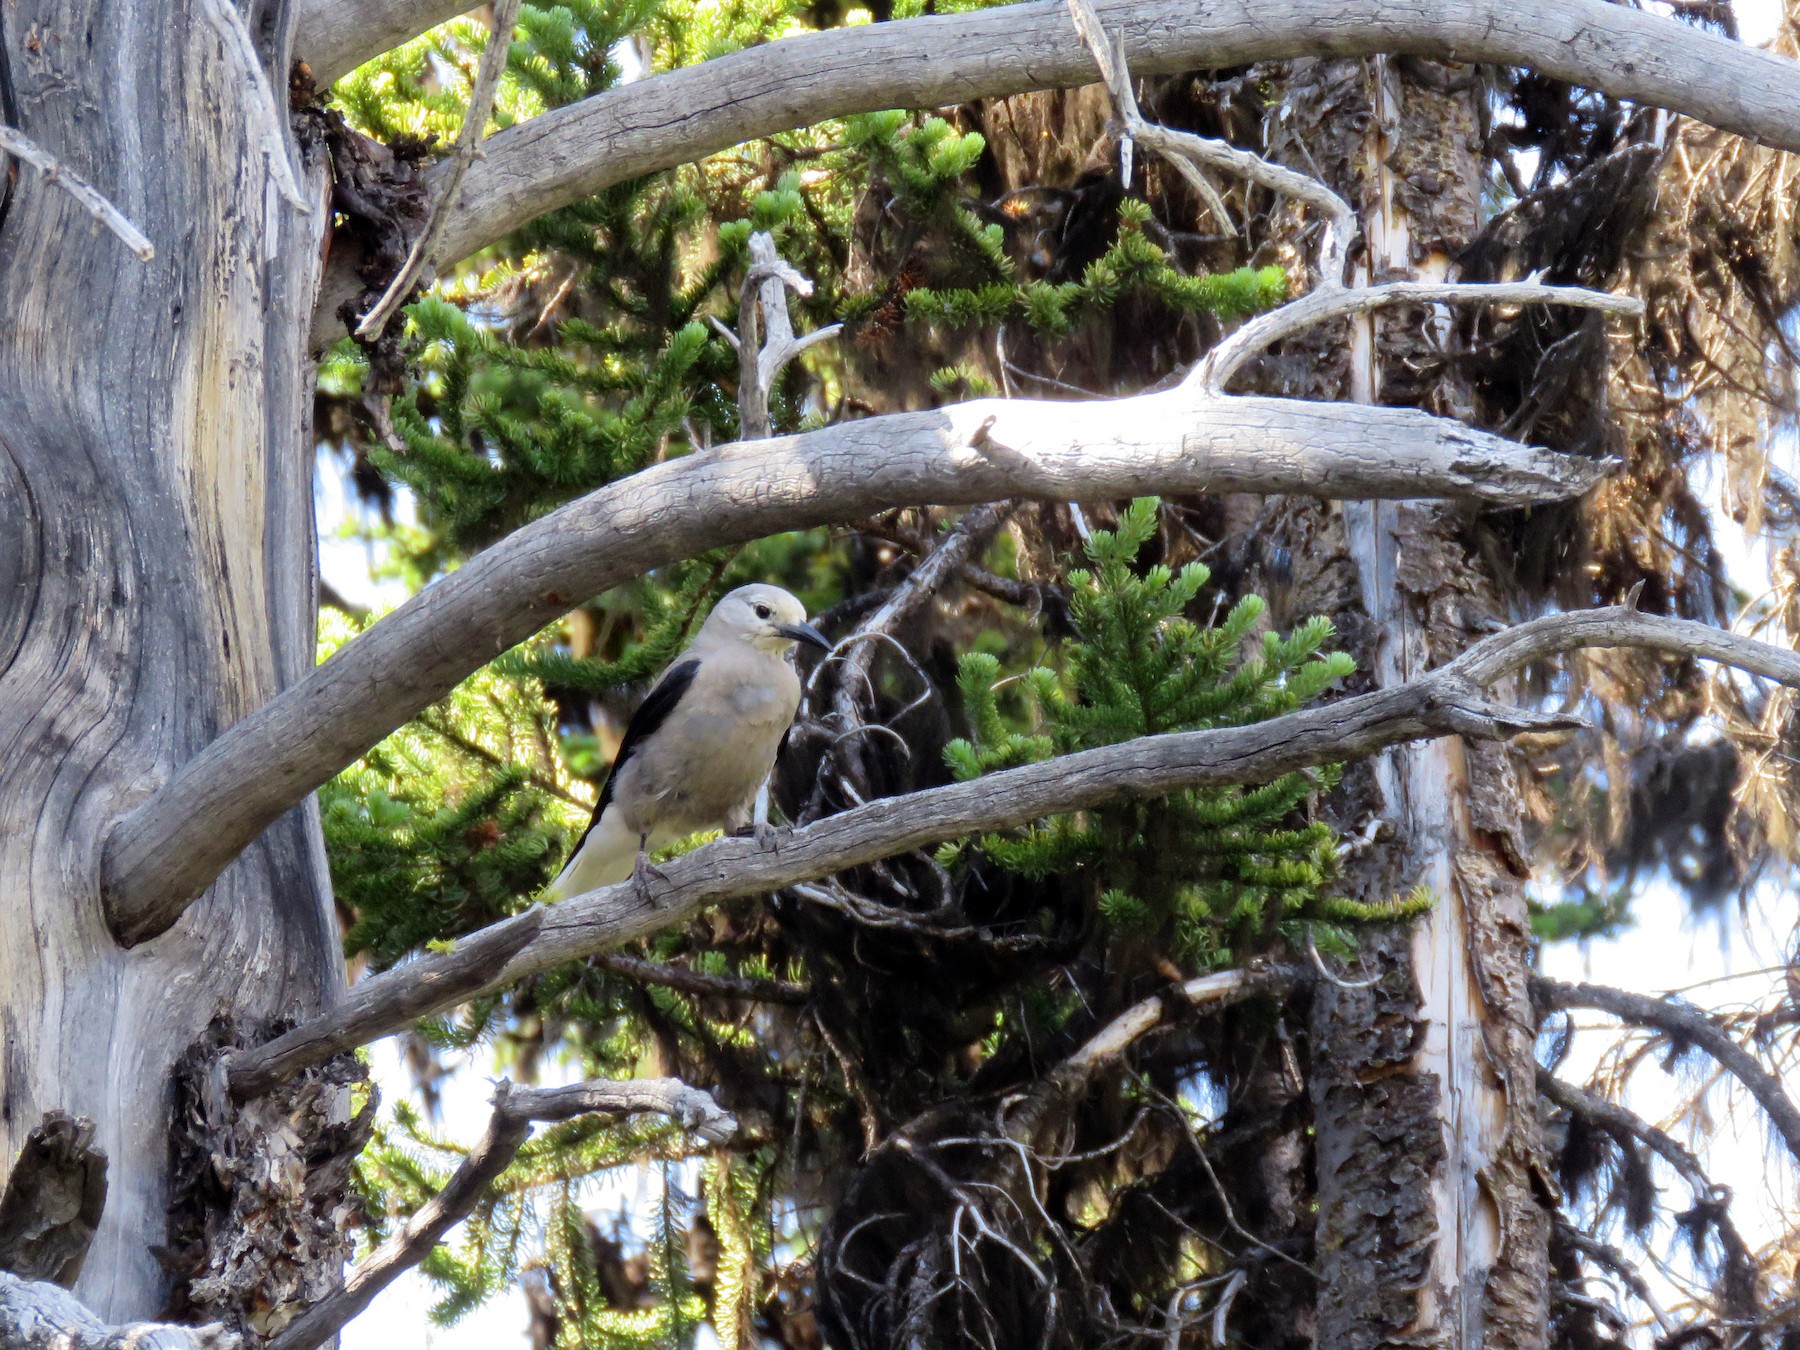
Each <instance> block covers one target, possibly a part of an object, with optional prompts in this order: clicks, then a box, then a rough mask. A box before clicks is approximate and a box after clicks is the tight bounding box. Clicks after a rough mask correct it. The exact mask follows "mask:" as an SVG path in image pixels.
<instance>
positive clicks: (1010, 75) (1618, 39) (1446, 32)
mask: <svg viewBox="0 0 1800 1350" xmlns="http://www.w3.org/2000/svg"><path fill="white" fill-rule="evenodd" d="M307 5H308V8H307V10H306V11H305V13H306V16H307V17H306V19H305V28H306V33H307V34H308V36H307V38H306V39H305V41H304V42H303V45H302V49H301V50H302V52H303V54H304V53H306V52H309V51H310V52H311V53H312V55H310V56H309V57H308V59H309V60H310V61H311V62H312V64H313V67H314V70H315V71H317V72H318V73H320V74H321V75H323V76H325V77H328V78H329V77H335V76H336V75H338V74H341V73H342V72H343V71H344V70H347V69H349V66H350V65H353V64H355V62H357V61H359V60H364V59H367V58H368V57H369V56H372V55H374V54H375V53H376V52H377V51H379V50H381V49H382V47H383V45H384V44H386V45H392V43H393V42H394V41H397V40H400V39H402V38H404V37H407V36H411V35H412V33H415V32H419V31H422V30H423V28H424V27H428V26H429V25H430V24H431V23H433V22H436V21H437V20H439V19H444V18H449V17H450V16H451V15H453V14H455V13H458V12H459V5H460V0H436V3H421V0H373V3H368V4H363V3H357V0H307ZM1097 8H1098V9H1099V12H1100V16H1101V19H1102V21H1103V23H1104V24H1105V25H1106V28H1107V31H1108V32H1112V33H1121V34H1123V37H1124V42H1125V50H1126V54H1127V56H1128V57H1129V58H1130V61H1131V67H1132V70H1133V71H1134V72H1135V73H1136V74H1139V75H1152V74H1173V73H1175V72H1177V71H1182V70H1191V69H1194V68H1195V67H1209V68H1219V67H1225V66H1240V65H1247V64H1249V63H1251V62H1254V61H1265V60H1277V59H1282V58H1289V57H1298V56H1367V55H1372V54H1374V53H1377V52H1396V53H1405V54H1408V55H1412V56H1426V57H1435V58H1437V59H1440V60H1446V61H1463V62H1484V63H1491V64H1495V65H1504V66H1529V67H1531V68H1532V69H1534V70H1538V71H1542V72H1543V73H1545V74H1548V75H1552V76H1554V77H1556V78H1558V79H1563V80H1568V81H1570V82H1571V83H1574V84H1578V85H1583V86H1586V87H1588V88H1594V89H1604V90H1606V91H1607V92H1608V93H1611V94H1615V95H1617V96H1619V97H1621V98H1628V99H1632V100H1634V101H1636V102H1640V103H1646V104H1650V105H1653V106H1657V107H1664V108H1669V109H1671V110H1673V111H1675V112H1681V113H1686V114H1688V115H1689V116H1692V117H1697V118H1699V119H1700V120H1702V121H1705V122H1708V123H1710V124H1711V125H1713V126H1716V127H1720V128H1723V129H1725V130H1727V131H1733V132H1737V133H1738V134H1740V135H1744V136H1749V137H1751V138H1753V139H1756V140H1761V141H1764V142H1766V143H1768V144H1770V145H1774V146H1778V147H1781V148H1783V149H1788V150H1800V70H1797V69H1796V68H1795V66H1794V63H1792V62H1790V61H1786V60H1783V59H1782V58H1780V57H1778V56H1774V55H1771V54H1770V53H1767V52H1762V51H1758V50H1757V49H1756V48H1753V47H1745V46H1742V45H1741V44H1738V43H1734V42H1730V41H1728V40H1726V39H1725V38H1723V37H1720V36H1718V35H1716V34H1712V33H1707V32H1704V31H1702V30H1699V29H1696V28H1693V27H1690V26H1688V25H1685V24H1681V23H1678V22H1677V21H1675V20H1673V19H1669V18H1666V17H1663V16H1661V15H1656V14H1649V13H1645V12H1643V11H1640V10H1636V9H1632V8H1630V7H1628V6H1624V5H1614V4H1609V3H1606V0H1278V2H1277V3H1271V0H1212V3H1206V4H1198V3H1194V2H1193V0H1111V2H1110V3H1105V4H1100V5H1098V6H1097ZM415 25H416V26H415ZM409 29H410V31H407V30H409ZM396 34H398V36H396ZM355 35H363V36H355ZM1094 79H1095V71H1094V65H1093V61H1092V59H1091V58H1090V57H1089V56H1088V54H1087V52H1086V51H1085V50H1084V48H1083V47H1082V44H1081V41H1080V39H1079V38H1078V37H1077V36H1076V33H1075V29H1074V26H1073V25H1072V24H1071V23H1070V22H1069V14H1068V10H1067V8H1066V7H1065V6H1064V4H1063V3H1062V2H1061V0H1040V2H1039V3H1033V4H1021V5H1008V6H1005V7H1004V8H1001V9H990V10H978V11H975V12H973V13H968V14H957V15H944V16H937V17H928V18H919V19H906V20H902V21H899V22H892V23H882V24H872V25H868V26H865V27H860V28H845V29H837V30H834V31H830V32H825V33H818V34H809V35H805V36H799V37H793V38H787V39H783V40H782V41H780V42H771V43H766V44H764V45H762V46H759V47H754V48H751V49H749V50H747V51H743V52H736V53H733V54H731V55H729V56H724V57H720V58H718V59H717V60H714V61H709V62H706V63H705V64H703V65H699V66H691V67H687V68H684V69H682V70H677V71H672V72H669V73H667V74H663V75H658V76H655V77H654V78H651V79H647V80H640V81H636V82H634V83H631V84H627V85H622V86H620V87H618V88H616V89H612V90H608V91H607V92H605V93H602V94H597V95H595V96H593V97H592V98H588V99H584V100H582V101H581V102H580V103H576V104H573V105H571V106H569V107H567V108H560V109H557V110H555V111H553V112H549V113H546V114H544V115H542V116H540V117H534V118H532V119H531V120H529V121H527V122H522V123H520V124H519V125H517V126H514V127H510V128H508V129H507V130H505V131H501V132H499V133H497V134H496V135H494V136H492V137H490V138H489V139H488V141H487V142H486V143H485V146H484V154H485V156H486V157H485V158H484V159H483V160H482V161H481V162H480V163H478V164H476V165H475V166H474V167H473V168H472V169H471V170H470V171H469V174H468V177H467V178H466V179H465V180H464V182H463V191H462V196H461V199H460V201H461V205H460V207H459V208H458V209H457V210H456V211H455V212H454V213H453V215H452V217H451V219H450V220H449V221H448V222H447V224H446V227H445V232H444V236H443V240H442V244H441V249H442V256H443V257H444V258H445V259H446V260H452V259H456V258H461V257H464V256H466V255H467V254H469V253H472V252H474V251H475V250H476V249H478V248H480V247H482V246H483V245H485V244H488V243H491V242H493V241H494V240H496V239H498V238H501V237H502V236H504V235H505V234H507V233H508V232H509V231H511V230H514V229H517V228H518V227H519V226H521V225H524V224H525V223H526V222H528V221H529V220H531V219H533V218H534V217H536V216H539V215H541V214H543V213H544V212H546V211H551V210H554V209H556V208H558V207H562V206H566V205H568V204H569V203H571V202H574V201H578V200H580V199H581V198H583V197H586V196H588V195H590V194H592V193H595V192H599V191H601V190H602V189H603V188H606V187H610V186H611V185H613V184H615V183H621V182H625V181H627V180H629V179H632V178H637V177H639V176H641V175H643V174H647V173H654V172H656V171H658V170H661V169H666V168H670V167H672V166H674V165H677V164H683V163H687V162H688V161H690V160H694V159H698V158H700V157H702V156H704V155H709V154H713V153H715V152H717V151H720V150H725V149H729V148H730V147H731V146H733V145H737V144H740V143H742V142H744V141H747V140H753V139H755V138H757V137H759V136H769V135H773V134H775V133H776V132H780V131H787V130H790V129H792V128H794V127H800V126H806V125H809V124H811V123H814V122H820V121H823V120H825V119H827V118H830V117H840V116H843V115H844V114H846V113H852V112H870V111H875V110H878V109H882V108H932V107H938V106H941V105H944V104H954V103H962V102H965V101H968V100H970V99H977V98H989V97H994V96H998V95H1004V94H1015V93H1019V92H1022V91H1024V90H1027V89H1047V88H1057V87H1065V86H1071V85H1080V84H1089V83H1092V82H1093V81H1094ZM354 262H355V259H354V258H353V257H351V256H350V255H349V254H348V253H347V252H344V251H340V252H339V253H337V254H335V255H334V257H333V260H332V264H333V265H332V270H331V274H330V276H329V277H328V278H327V281H326V285H325V289H324V292H323V295H322V297H321V301H320V306H319V328H318V329H317V331H316V333H315V341H316V342H318V343H319V344H320V345H323V344H324V343H327V342H329V341H331V340H332V339H334V338H336V337H337V336H338V335H339V334H340V333H342V331H343V328H342V324H341V323H340V322H339V321H338V320H337V318H336V315H337V310H338V306H339V305H340V304H341V303H342V302H343V301H344V300H345V299H346V298H348V297H351V296H354V295H355V294H356V292H357V290H358V289H359V288H360V282H358V280H357V279H356V276H355V272H354Z"/></svg>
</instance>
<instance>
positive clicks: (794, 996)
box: [594, 952, 808, 1003]
mask: <svg viewBox="0 0 1800 1350" xmlns="http://www.w3.org/2000/svg"><path fill="white" fill-rule="evenodd" d="M594 964H595V965H597V966H599V967H600V968H601V969H602V970H610V971H611V972H612V973H613V974H615V975H622V976H624V977H625V978H626V979H628V980H636V981H637V982H638V983H639V984H659V985H661V986H663V988H665V989H679V990H680V991H681V992H682V993H684V994H696V995H698V996H699V997H701V998H740V999H746V1000H748V1001H750V1002H752V1003H804V1002H806V1000H807V997H808V993H807V989H806V986H805V985H802V984H793V983H790V982H789V981H787V980H746V979H740V978H738V977H736V976H733V975H708V974H707V973H706V972H705V971H701V970H689V969H688V968H687V967H686V966H670V965H663V964H660V963H658V962H656V961H645V960H642V959H640V958H639V957H635V956H624V955H621V954H620V953H618V952H602V953H601V954H600V955H599V956H596V957H595V958H594Z"/></svg>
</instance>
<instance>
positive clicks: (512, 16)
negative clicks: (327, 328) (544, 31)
mask: <svg viewBox="0 0 1800 1350" xmlns="http://www.w3.org/2000/svg"><path fill="white" fill-rule="evenodd" d="M520 2H521V0H494V31H493V32H492V33H491V34H490V35H489V36H488V41H487V46H486V47H484V48H483V49H482V52H481V63H480V64H479V65H478V66H477V67H476V68H475V83H474V85H473V86H472V87H471V88H470V90H469V109H468V111H467V112H466V113H464V114H463V124H462V130H461V131H459V132H458V133H457V136H456V148H455V149H454V150H453V151H452V152H451V155H450V164H449V168H448V169H447V171H446V172H445V175H444V180H443V181H442V182H441V183H439V184H438V186H437V190H436V192H435V193H433V195H432V198H431V208H430V211H429V213H428V214H427V215H426V217H425V224H424V225H423V227H421V228H420V230H419V235H418V238H416V239H414V240H413V241H412V247H411V248H410V249H408V250H407V252H406V261H405V262H403V263H401V264H400V270H399V271H398V272H396V273H394V277H393V280H391V281H389V282H388V285H387V289H386V290H385V291H383V292H382V293H381V298H380V299H379V300H377V301H376V302H375V303H374V304H373V305H371V306H370V307H369V312H368V313H367V314H365V315H363V317H362V322H361V323H359V324H357V325H356V336H357V339H358V340H359V341H362V342H373V341H375V340H376V339H377V338H379V337H380V336H381V332H382V330H383V329H384V328H386V327H387V325H388V320H389V319H391V318H393V317H394V312H395V311H396V310H398V309H399V308H400V306H401V305H403V304H405V303H406V297H407V296H409V295H411V294H412V291H413V287H415V286H417V285H418V284H419V282H420V280H421V279H427V277H428V273H429V272H430V271H431V269H432V267H433V266H434V265H435V263H436V256H435V255H436V253H437V245H438V240H439V239H441V238H442V237H443V234H444V224H445V222H446V221H447V220H448V219H449V215H450V208H451V206H452V205H453V204H454V203H455V201H456V198H457V195H458V193H460V192H461V190H462V183H463V175H465V174H466V173H468V171H469V165H471V164H473V163H474V162H475V157H476V155H478V154H479V153H480V152H481V136H482V133H483V132H484V131H486V130H487V124H488V118H489V117H491V116H492V115H493V111H494V96H495V95H496V94H497V93H499V91H500V77H501V76H502V75H504V74H506V58H507V54H508V53H509V52H510V51H511V50H512V36H513V28H514V26H515V25H516V24H517V23H518V21H519V5H520Z"/></svg>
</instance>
